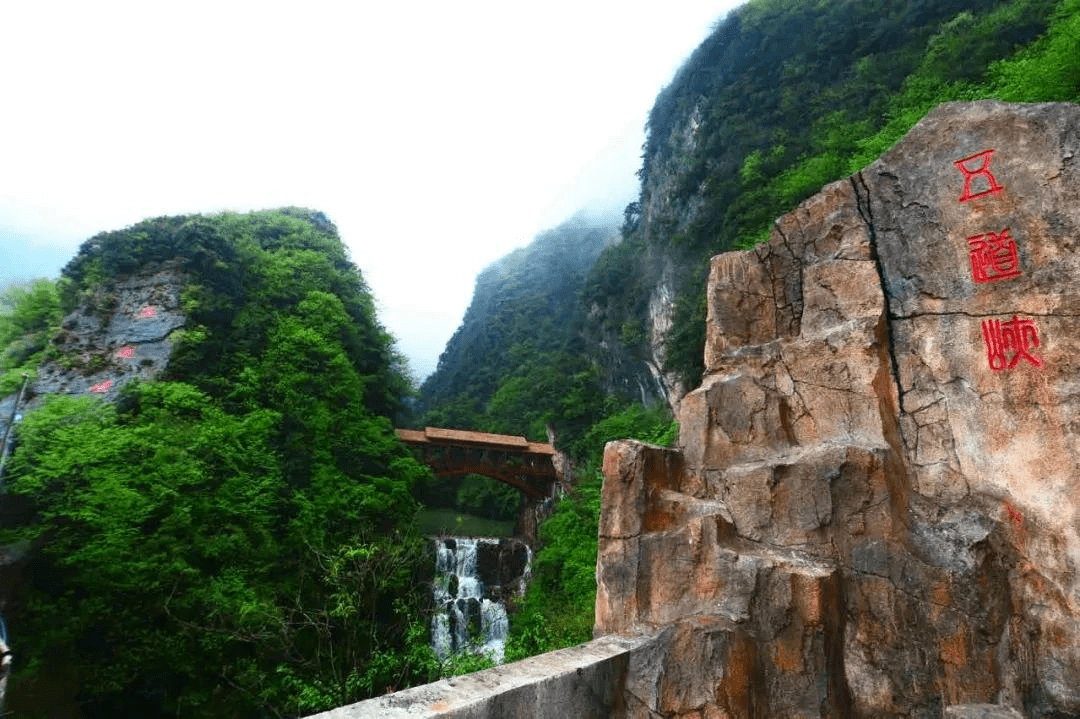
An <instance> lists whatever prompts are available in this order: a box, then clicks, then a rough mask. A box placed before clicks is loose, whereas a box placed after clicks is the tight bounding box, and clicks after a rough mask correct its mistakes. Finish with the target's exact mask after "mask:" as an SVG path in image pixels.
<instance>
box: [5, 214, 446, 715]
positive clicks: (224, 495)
mask: <svg viewBox="0 0 1080 719" xmlns="http://www.w3.org/2000/svg"><path fill="white" fill-rule="evenodd" d="M177 259H179V260H181V261H182V263H183V265H184V266H185V269H186V270H187V271H188V273H189V275H188V276H189V277H191V284H190V285H189V286H187V287H185V288H184V305H185V309H186V311H187V313H188V326H187V328H186V334H185V338H184V340H183V341H182V342H181V343H180V344H179V347H178V349H177V350H176V352H175V355H174V358H173V361H172V363H171V364H170V367H169V370H168V375H167V377H165V378H163V379H164V380H165V381H157V382H142V383H139V382H135V383H131V384H129V385H127V386H125V387H124V389H123V390H122V392H121V394H120V397H119V400H118V401H117V402H116V403H115V405H114V404H108V403H105V402H103V401H101V400H99V399H96V398H90V397H81V398H73V397H52V398H47V399H46V400H45V401H44V403H43V404H42V405H41V406H40V407H39V408H38V409H36V410H34V411H31V412H29V413H28V415H27V417H26V419H25V420H24V421H23V423H22V425H21V427H20V431H19V440H20V444H19V447H18V450H17V452H16V454H15V457H14V462H13V464H12V466H11V472H10V473H9V476H8V481H9V488H10V491H12V492H14V493H16V494H18V495H23V496H25V497H27V498H28V499H29V500H30V502H31V504H30V506H31V509H32V513H31V514H28V515H26V516H25V517H24V520H23V522H22V523H21V526H18V527H16V528H15V529H14V530H10V531H9V534H11V535H13V537H19V538H22V539H26V540H29V541H30V542H31V543H32V545H33V547H34V557H35V559H34V560H33V564H32V568H31V571H30V572H29V577H30V579H31V582H32V587H31V590H30V592H29V594H28V595H27V597H26V599H25V602H24V604H23V606H22V607H21V608H20V609H19V610H18V611H16V612H15V613H14V614H13V615H9V616H8V617H7V619H8V622H9V625H10V626H11V627H13V628H17V631H18V637H19V640H18V645H19V652H20V664H21V671H19V672H18V673H16V675H15V677H14V681H13V686H12V688H11V691H10V692H9V697H10V699H9V708H10V709H11V710H12V711H20V712H26V713H28V714H33V713H35V712H44V711H46V710H47V709H49V708H53V709H56V708H57V707H58V706H63V705H65V704H66V705H69V706H73V705H75V704H77V705H79V706H80V711H81V713H82V715H84V716H106V715H107V716H118V715H124V716H135V715H138V716H166V715H168V716H173V715H176V714H181V715H192V714H197V715H199V716H253V715H265V716H282V715H295V714H300V713H307V712H310V711H313V710H316V709H320V708H327V707H331V706H336V705H340V704H343V703H347V702H349V701H354V700H357V699H360V698H364V697H366V696H370V695H373V694H378V693H382V692H383V691H385V690H386V688H387V687H394V686H402V685H404V684H407V683H413V682H416V681H425V680H427V679H430V678H433V674H434V673H435V672H437V670H438V667H437V662H435V661H434V658H433V657H432V656H431V655H430V651H429V650H427V647H426V631H425V630H424V627H423V624H422V621H421V619H420V617H421V611H420V610H421V607H422V605H423V604H424V602H425V601H426V600H427V598H426V596H425V594H424V590H423V586H422V582H421V581H420V578H421V572H422V571H423V569H424V568H425V567H426V565H427V564H428V563H429V558H428V556H427V553H426V550H425V549H424V544H423V542H422V539H421V538H420V537H418V536H416V535H415V534H414V533H413V532H412V531H411V529H410V528H411V520H412V515H413V513H414V512H415V509H416V503H415V501H414V500H413V499H412V497H411V495H410V489H411V487H412V485H413V484H414V482H415V481H416V480H417V478H419V477H422V476H426V474H427V470H426V468H424V467H422V466H420V465H419V464H418V463H417V462H416V461H415V460H414V459H413V458H412V456H411V455H410V454H409V453H408V452H407V451H406V450H405V449H404V448H403V447H402V446H401V445H400V443H399V442H398V441H397V438H396V435H395V434H394V431H393V426H392V422H391V416H392V415H393V413H394V412H395V411H397V410H398V409H399V408H400V407H401V406H402V400H403V399H404V396H403V395H404V391H405V390H406V388H407V386H408V384H407V379H406V378H405V377H404V376H403V374H402V372H401V370H402V365H401V362H400V360H399V359H398V357H397V355H396V353H395V351H394V349H393V346H392V343H391V340H390V337H389V335H388V334H387V333H386V332H385V330H383V328H382V327H381V326H380V325H379V323H378V321H377V318H376V317H375V313H374V308H373V302H372V299H371V296H370V294H369V293H368V291H367V289H366V287H365V285H364V282H363V279H362V277H361V275H360V273H359V272H358V271H357V270H356V268H355V267H354V266H353V265H352V263H351V262H350V261H349V260H348V258H347V257H346V254H345V250H344V248H343V246H342V244H341V241H340V240H339V238H338V236H337V233H336V231H335V229H334V227H333V225H331V224H330V223H329V221H327V220H326V218H325V217H323V216H322V215H320V214H318V213H311V212H308V211H303V210H296V209H288V210H283V211H273V212H259V213H252V214H250V215H234V214H221V215H215V216H207V217H203V216H193V217H170V218H158V219H154V220H148V221H146V222H143V223H140V224H138V225H135V226H133V227H130V228H127V229H125V230H121V231H116V232H108V233H103V234H100V235H97V236H95V237H94V238H92V239H90V240H88V241H87V242H86V243H85V244H84V245H83V247H82V249H81V250H80V252H79V254H78V256H77V257H76V258H75V259H74V260H72V261H71V262H70V263H69V264H68V266H67V267H66V268H65V270H64V274H63V277H62V279H61V281H60V283H59V290H60V291H59V295H58V298H59V300H60V301H61V302H62V303H63V305H64V306H65V307H67V308H72V307H73V306H74V305H75V304H77V303H79V302H86V301H88V300H92V299H93V298H95V297H101V296H107V295H108V292H109V287H110V285H111V283H112V282H113V281H114V280H115V279H116V278H118V277H122V276H124V275H126V274H129V273H132V272H137V271H138V270H139V269H140V268H142V267H146V266H148V265H151V264H153V263H156V262H162V261H173V260H177ZM54 295H55V293H50V291H49V290H48V289H47V288H46V287H45V286H44V285H35V286H34V288H32V294H31V295H27V296H24V297H22V298H21V299H19V300H18V303H17V307H18V308H22V309H20V310H19V311H18V312H16V313H14V314H12V315H10V316H9V318H8V319H7V325H6V326H7V327H12V326H17V327H18V328H19V329H23V328H22V324H26V323H27V322H28V323H29V324H28V329H30V330H33V331H37V330H38V329H39V328H40V327H41V326H42V325H44V324H46V322H45V319H44V318H45V317H50V318H51V317H52V316H53V315H52V314H50V313H51V312H52V308H53V307H54V305H55V304H56V303H55V302H53V301H52V300H53V298H54ZM27 297H31V298H38V299H40V301H34V302H31V300H30V299H27ZM30 305H33V308H38V307H39V306H40V307H41V308H43V309H34V311H33V312H30V311H29V310H26V309H25V308H26V307H28V306H30ZM101 311H103V312H104V311H107V310H105V309H102V310H101ZM24 316H25V317H30V319H28V320H27V321H26V322H22V319H21V318H23V317H24ZM31 320H33V321H31ZM12 331H14V330H12ZM25 335H26V333H25V332H24V333H23V334H22V335H20V336H25ZM31 336H34V335H33V334H32V333H31ZM15 351H17V349H16V350H12V349H11V346H10V345H9V354H10V353H11V352H15ZM21 351H22V352H23V353H25V352H26V351H28V350H21ZM61 617H62V618H63V619H62V620H60V618H61ZM417 627H419V630H418V629H417Z"/></svg>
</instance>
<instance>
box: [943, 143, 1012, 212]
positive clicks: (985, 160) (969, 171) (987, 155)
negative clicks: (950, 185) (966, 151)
mask: <svg viewBox="0 0 1080 719" xmlns="http://www.w3.org/2000/svg"><path fill="white" fill-rule="evenodd" d="M993 156H994V151H993V150H984V151H982V152H979V153H976V154H974V155H972V156H971V157H965V158H964V159H963V160H957V161H956V162H954V163H953V164H954V165H956V169H958V170H960V172H962V173H964V193H963V194H962V195H960V202H967V201H968V200H977V199H979V198H980V197H985V196H986V195H996V194H997V193H999V192H1001V191H1002V190H1003V189H1004V188H1003V187H1002V186H1001V185H999V184H998V183H997V180H995V179H994V176H993V175H992V174H991V173H990V160H992V159H993ZM978 160H982V163H981V164H980V165H978V166H977V167H970V166H969V165H970V164H971V163H972V162H974V161H978ZM977 177H981V178H983V179H984V180H986V186H987V187H986V189H985V190H980V191H978V192H972V191H971V183H972V181H973V180H974V179H975V178H977ZM980 184H982V183H980Z"/></svg>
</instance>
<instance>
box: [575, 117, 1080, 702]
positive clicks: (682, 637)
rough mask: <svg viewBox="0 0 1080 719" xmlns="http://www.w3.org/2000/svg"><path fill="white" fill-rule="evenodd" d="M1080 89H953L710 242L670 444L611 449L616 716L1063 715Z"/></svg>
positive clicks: (1072, 548) (1075, 369)
mask: <svg viewBox="0 0 1080 719" xmlns="http://www.w3.org/2000/svg"><path fill="white" fill-rule="evenodd" d="M1078 150H1080V107H1078V106H1076V105H1071V104H1041V105H1006V104H1003V103H997V102H978V103H949V104H946V105H943V106H941V107H939V108H938V109H936V110H935V111H933V112H932V113H931V114H930V115H928V116H927V117H926V118H925V119H924V120H923V121H922V122H920V123H919V124H918V125H917V126H916V127H915V128H914V129H913V130H912V131H911V132H910V133H909V134H908V135H907V136H906V137H905V138H904V139H903V140H902V141H901V142H900V143H899V144H898V145H897V146H896V147H894V148H893V149H892V150H890V151H889V152H888V153H886V154H885V155H884V156H883V157H882V158H880V159H879V160H878V161H877V162H875V163H874V164H873V165H871V166H869V167H867V168H866V169H864V170H863V171H861V172H860V173H858V174H856V175H855V176H853V177H851V178H849V179H847V180H843V181H840V182H836V183H833V184H831V185H829V186H827V187H825V188H824V189H823V190H822V191H821V192H820V193H819V194H818V195H816V196H814V197H812V198H810V199H808V200H807V201H806V202H804V203H803V204H802V205H800V206H799V207H798V208H797V209H796V210H794V211H793V212H791V213H789V214H788V215H785V216H784V217H782V218H780V219H779V220H777V222H776V225H775V228H774V230H773V233H772V239H771V240H770V242H768V243H766V244H765V245H762V246H760V247H758V248H756V249H754V250H751V251H746V252H732V253H727V254H724V255H720V256H718V257H716V258H714V259H713V261H712V268H711V275H710V280H709V285H708V307H709V313H708V327H707V342H706V349H705V364H706V374H705V377H704V379H703V382H702V384H701V386H700V387H699V388H697V389H696V390H694V391H693V392H691V393H690V394H689V395H687V396H686V397H685V398H684V399H683V401H682V403H681V407H680V412H679V420H680V427H681V435H680V440H679V447H678V449H660V448H657V447H651V446H648V445H644V444H641V443H637V442H629V441H627V442H616V443H611V444H609V445H608V447H607V450H606V452H605V458H604V476H605V481H604V489H603V505H602V513H601V522H600V552H599V559H598V563H597V584H598V594H597V606H596V633H597V635H605V634H639V633H642V634H644V633H650V634H655V635H657V636H659V637H661V639H660V641H658V642H657V643H655V644H654V645H652V648H651V649H650V653H649V656H647V657H646V656H644V655H640V656H638V657H637V658H636V659H634V660H633V662H636V664H633V665H632V666H631V669H630V672H629V675H628V679H627V685H626V687H625V690H624V691H625V693H626V698H625V702H624V703H625V705H626V707H627V709H626V715H627V716H632V717H657V716H662V717H700V718H701V719H706V718H713V717H867V718H870V717H874V718H879V717H920V718H926V719H930V718H931V717H933V718H934V719H937V718H938V717H942V716H954V717H976V716H979V717H982V716H985V717H997V716H1002V717H1005V716H1024V717H1044V718H1050V717H1055V718H1058V719H1060V718H1061V717H1080V380H1078V379H1077V378H1078V377H1080V360H1078V359H1077V356H1078V354H1080V353H1078V350H1080V294H1077V293H1076V291H1075V289H1074V288H1075V287H1076V285H1077V284H1078V283H1080V254H1078V253H1077V249H1080V247H1078V245H1080V160H1078V159H1076V155H1077V153H1078Z"/></svg>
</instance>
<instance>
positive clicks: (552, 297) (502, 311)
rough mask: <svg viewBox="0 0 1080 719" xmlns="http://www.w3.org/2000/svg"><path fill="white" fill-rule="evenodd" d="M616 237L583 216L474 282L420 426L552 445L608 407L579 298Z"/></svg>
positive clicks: (427, 389)
mask: <svg viewBox="0 0 1080 719" xmlns="http://www.w3.org/2000/svg"><path fill="white" fill-rule="evenodd" d="M617 238H618V233H617V230H616V228H614V227H611V226H603V225H602V224H597V223H593V222H590V221H588V220H585V219H583V218H581V217H579V218H575V219H573V220H570V221H568V222H566V223H564V224H563V225H561V226H559V227H557V228H555V229H552V230H549V231H547V232H544V233H542V234H540V235H539V236H538V237H537V238H536V239H535V240H533V242H532V243H530V244H529V245H528V246H526V247H523V248H519V249H517V250H515V251H514V252H512V253H510V254H509V255H507V256H506V257H503V258H502V259H500V260H498V261H497V262H494V263H492V264H491V266H489V267H488V268H486V269H485V270H484V271H483V272H481V273H480V275H479V276H478V277H477V279H476V289H475V290H474V292H473V298H472V302H471V303H470V305H469V308H468V309H467V310H466V312H465V317H464V319H463V320H462V323H461V326H460V327H459V328H458V330H457V331H456V332H455V333H454V335H453V337H451V338H450V341H449V342H448V343H447V345H446V349H445V350H444V351H443V353H442V355H441V356H440V357H439V364H438V367H437V369H436V370H435V372H434V373H433V374H432V375H431V376H430V377H428V378H427V380H426V381H425V382H424V384H423V386H422V387H421V388H420V410H421V414H422V417H423V422H425V423H427V424H430V425H434V426H445V427H462V428H469V429H480V430H484V431H489V432H499V433H507V434H522V435H527V436H529V437H530V438H531V439H533V440H540V441H543V440H545V438H546V431H545V427H546V425H548V424H552V425H554V426H555V427H556V428H557V429H558V430H560V431H563V430H569V429H571V428H577V429H583V428H584V426H587V421H586V424H582V421H583V420H587V419H588V416H587V413H588V411H589V408H590V407H591V404H593V403H595V402H596V401H598V400H599V399H600V398H602V390H601V387H600V385H599V384H598V381H597V380H598V375H597V372H596V368H595V367H594V366H593V363H592V362H591V361H590V360H589V357H588V355H587V352H586V348H585V345H584V343H583V338H582V336H581V335H580V327H581V322H582V317H581V313H580V307H581V297H580V293H581V289H582V285H583V282H584V279H585V277H586V276H587V273H588V272H589V269H590V268H591V267H592V265H593V263H594V262H595V261H596V258H597V257H598V256H599V255H600V253H601V252H602V251H603V250H604V248H605V247H608V246H610V245H611V244H612V243H613V242H615V241H616V240H617Z"/></svg>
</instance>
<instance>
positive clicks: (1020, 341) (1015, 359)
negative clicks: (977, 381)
mask: <svg viewBox="0 0 1080 719" xmlns="http://www.w3.org/2000/svg"><path fill="white" fill-rule="evenodd" d="M982 333H983V341H984V342H985V343H986V359H987V360H988V361H989V363H990V369H992V370H994V371H995V372H998V371H1000V370H1003V369H1012V368H1013V367H1015V366H1016V365H1017V364H1018V363H1019V362H1020V360H1021V359H1024V360H1026V361H1028V362H1030V363H1031V364H1033V365H1035V366H1036V367H1042V360H1040V359H1039V358H1038V357H1036V356H1035V355H1033V354H1031V352H1030V351H1029V350H1030V348H1033V347H1038V346H1039V332H1038V330H1037V329H1036V328H1035V321H1034V320H1022V319H1020V318H1019V317H1016V316H1015V315H1013V318H1012V319H1011V320H1008V321H1006V322H1002V321H1001V320H984V321H983V323H982ZM1009 352H1012V353H1013V355H1012V357H1008V356H1007V354H1008V353H1009Z"/></svg>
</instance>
